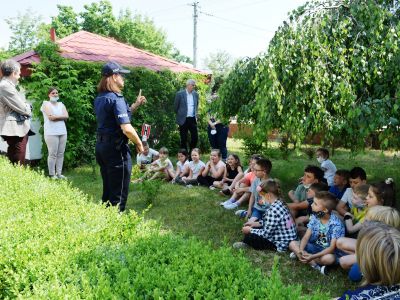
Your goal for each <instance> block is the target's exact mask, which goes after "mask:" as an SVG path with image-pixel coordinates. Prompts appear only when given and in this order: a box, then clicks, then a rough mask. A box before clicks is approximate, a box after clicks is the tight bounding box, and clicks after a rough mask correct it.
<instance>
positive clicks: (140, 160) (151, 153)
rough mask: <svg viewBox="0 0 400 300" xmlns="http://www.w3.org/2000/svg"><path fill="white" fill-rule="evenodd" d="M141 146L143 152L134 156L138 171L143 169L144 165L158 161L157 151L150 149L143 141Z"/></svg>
mask: <svg viewBox="0 0 400 300" xmlns="http://www.w3.org/2000/svg"><path fill="white" fill-rule="evenodd" d="M142 144H143V149H144V150H143V152H142V153H140V154H138V155H137V156H136V163H137V164H138V165H139V166H140V169H145V168H146V165H149V164H151V163H152V162H153V161H155V160H157V159H158V156H159V153H158V151H156V150H154V149H151V148H150V147H149V144H148V143H147V142H145V141H143V142H142Z"/></svg>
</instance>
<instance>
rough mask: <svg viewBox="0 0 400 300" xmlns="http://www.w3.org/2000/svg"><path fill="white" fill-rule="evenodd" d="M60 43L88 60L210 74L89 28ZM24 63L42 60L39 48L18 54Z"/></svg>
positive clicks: (62, 49) (66, 50)
mask: <svg viewBox="0 0 400 300" xmlns="http://www.w3.org/2000/svg"><path fill="white" fill-rule="evenodd" d="M56 43H57V44H58V45H59V47H60V54H61V56H62V57H65V58H69V59H73V60H78V61H88V62H107V61H115V62H117V63H119V64H120V65H122V66H125V67H144V68H147V69H150V70H153V71H160V70H164V69H168V70H171V71H173V72H177V73H179V72H192V73H199V74H207V73H206V72H203V71H201V70H198V69H195V68H193V67H190V66H186V65H184V64H182V63H178V62H176V61H173V60H171V59H168V58H165V57H162V56H159V55H156V54H153V53H150V52H147V51H144V50H141V49H138V48H136V47H134V46H130V45H127V44H123V43H120V42H118V41H116V40H115V39H113V38H108V37H103V36H100V35H97V34H94V33H90V32H87V31H79V32H76V33H73V34H71V35H69V36H67V37H65V38H62V39H60V40H58V41H56ZM14 59H15V60H16V61H18V62H19V63H20V64H21V65H30V64H32V63H33V62H36V63H37V62H40V57H39V56H38V54H37V53H36V52H35V51H28V52H26V53H23V54H21V55H18V56H15V57H14Z"/></svg>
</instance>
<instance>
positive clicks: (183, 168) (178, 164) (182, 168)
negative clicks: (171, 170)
mask: <svg viewBox="0 0 400 300" xmlns="http://www.w3.org/2000/svg"><path fill="white" fill-rule="evenodd" d="M176 166H177V167H178V168H179V172H180V173H182V172H183V171H185V168H186V167H187V166H189V161H188V160H187V161H185V162H184V163H183V164H182V163H181V162H180V161H179V160H178V161H177V162H176Z"/></svg>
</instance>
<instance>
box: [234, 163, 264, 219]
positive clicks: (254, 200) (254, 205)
mask: <svg viewBox="0 0 400 300" xmlns="http://www.w3.org/2000/svg"><path fill="white" fill-rule="evenodd" d="M271 169H272V163H271V161H270V160H269V159H266V158H261V159H259V160H258V161H257V162H256V164H255V166H254V173H255V174H256V179H254V181H253V183H252V184H251V187H250V192H251V195H250V200H249V206H248V209H247V213H246V216H247V218H248V219H249V221H250V222H253V221H258V220H261V218H262V216H263V214H264V212H265V211H266V210H267V209H268V207H269V206H270V204H269V203H268V202H259V201H258V200H259V198H260V195H259V193H258V189H257V187H258V186H259V185H260V183H261V181H263V180H267V179H269V174H270V173H271ZM234 204H235V203H234Z"/></svg>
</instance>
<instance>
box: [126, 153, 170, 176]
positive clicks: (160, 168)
mask: <svg viewBox="0 0 400 300" xmlns="http://www.w3.org/2000/svg"><path fill="white" fill-rule="evenodd" d="M159 155H160V158H159V159H157V160H156V161H154V162H152V163H151V164H150V165H148V166H147V167H146V169H147V170H146V172H145V173H144V174H143V176H142V177H141V178H138V179H136V180H133V181H132V182H133V183H138V182H142V181H143V180H153V179H166V180H167V181H170V180H171V179H172V178H171V176H170V174H171V172H172V173H173V171H174V166H173V165H172V162H171V161H170V159H169V158H168V149H167V148H165V147H162V148H161V149H160V151H159Z"/></svg>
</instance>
